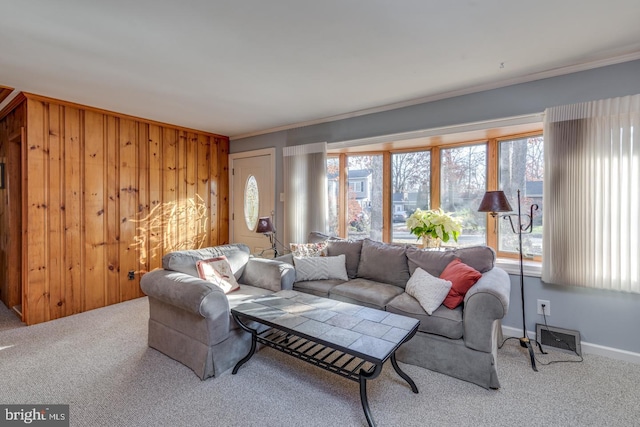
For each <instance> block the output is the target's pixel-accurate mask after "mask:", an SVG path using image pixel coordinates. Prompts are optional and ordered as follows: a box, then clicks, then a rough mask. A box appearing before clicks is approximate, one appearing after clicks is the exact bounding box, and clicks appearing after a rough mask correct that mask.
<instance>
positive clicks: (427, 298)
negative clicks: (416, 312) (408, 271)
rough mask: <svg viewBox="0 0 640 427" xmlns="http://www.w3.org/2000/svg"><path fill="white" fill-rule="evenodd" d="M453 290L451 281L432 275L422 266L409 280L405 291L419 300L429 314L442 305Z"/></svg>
mask: <svg viewBox="0 0 640 427" xmlns="http://www.w3.org/2000/svg"><path fill="white" fill-rule="evenodd" d="M449 290H451V282H450V281H448V280H444V279H440V278H439V277H435V276H432V275H431V274H429V273H427V272H426V271H424V270H423V269H421V268H420V267H418V268H416V270H415V271H414V272H413V275H412V276H411V278H410V279H409V281H408V282H407V286H406V288H405V292H406V293H408V294H409V295H411V296H412V297H414V298H415V299H417V300H418V302H419V303H420V305H421V306H422V308H424V311H426V312H427V314H428V315H429V316H431V314H433V312H434V311H435V310H436V309H437V308H438V307H440V305H441V304H442V302H443V301H444V299H445V298H446V297H447V294H449Z"/></svg>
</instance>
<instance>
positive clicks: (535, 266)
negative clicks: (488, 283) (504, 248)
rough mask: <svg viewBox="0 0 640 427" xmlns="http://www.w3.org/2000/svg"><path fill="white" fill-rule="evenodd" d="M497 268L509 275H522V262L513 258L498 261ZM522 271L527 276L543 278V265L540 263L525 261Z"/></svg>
mask: <svg viewBox="0 0 640 427" xmlns="http://www.w3.org/2000/svg"><path fill="white" fill-rule="evenodd" d="M496 267H500V268H502V269H503V270H504V271H506V272H507V273H509V274H515V275H518V276H519V275H520V261H519V260H517V259H511V258H498V259H496ZM522 270H523V273H524V275H525V276H529V277H542V263H541V262H538V261H531V260H524V262H523V263H522Z"/></svg>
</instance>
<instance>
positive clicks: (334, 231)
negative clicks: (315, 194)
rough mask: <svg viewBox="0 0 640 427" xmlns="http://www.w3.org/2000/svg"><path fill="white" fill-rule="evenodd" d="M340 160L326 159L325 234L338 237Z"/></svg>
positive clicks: (334, 158)
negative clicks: (326, 208) (326, 210)
mask: <svg viewBox="0 0 640 427" xmlns="http://www.w3.org/2000/svg"><path fill="white" fill-rule="evenodd" d="M339 182H340V158H339V157H327V193H328V195H329V197H328V199H327V202H328V205H329V209H328V211H329V212H328V215H327V232H328V233H329V234H330V235H332V236H338V235H340V226H339V219H338V218H339V217H340V216H339V208H340V203H338V201H339V199H340V186H339Z"/></svg>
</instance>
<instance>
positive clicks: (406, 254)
mask: <svg viewBox="0 0 640 427" xmlns="http://www.w3.org/2000/svg"><path fill="white" fill-rule="evenodd" d="M308 240H309V242H310V243H319V242H323V241H326V242H327V247H326V254H327V256H338V255H341V254H344V255H345V257H346V266H347V274H348V276H349V280H348V281H343V280H335V279H333V280H311V281H302V282H299V281H297V282H295V283H294V284H293V289H294V290H297V291H300V292H307V293H311V294H314V295H318V296H322V297H327V298H332V299H336V300H340V301H344V302H349V303H353V304H359V305H364V306H368V307H373V308H377V309H380V310H386V311H389V312H392V313H396V314H402V315H405V316H410V317H414V318H416V319H418V320H420V326H419V328H418V332H417V333H416V335H415V336H414V337H413V338H412V339H411V340H410V341H409V342H407V343H405V344H403V345H402V347H400V348H399V349H398V351H397V352H396V358H397V360H399V361H401V362H405V363H409V364H411V365H417V366H422V367H423V368H427V369H431V370H434V371H437V372H441V373H443V374H447V375H450V376H453V377H456V378H460V379H463V380H466V381H470V382H472V383H475V384H478V385H480V386H482V387H485V388H499V387H500V382H499V381H498V372H497V367H496V363H497V348H498V341H499V340H500V338H501V337H502V332H501V322H500V320H501V319H502V318H503V317H504V316H505V315H506V314H507V310H508V308H509V295H510V292H511V283H510V279H509V276H508V274H507V273H506V272H505V271H504V270H502V269H500V268H498V267H496V266H495V252H494V251H493V249H491V248H490V247H488V246H475V247H467V248H459V249H455V250H423V249H419V248H416V247H415V246H411V245H395V244H387V243H382V242H376V241H373V240H369V239H364V240H359V241H345V240H341V239H336V238H332V237H329V236H326V235H324V234H321V233H316V232H312V233H310V235H309V238H308ZM455 258H459V259H460V260H461V261H462V262H464V263H465V264H467V265H469V266H471V267H473V268H474V269H476V270H478V271H479V272H480V273H482V277H481V278H480V280H478V281H477V282H476V284H475V285H473V287H471V289H469V291H468V292H467V294H466V295H465V297H464V303H463V305H461V306H459V307H457V308H455V309H453V310H450V309H448V308H447V307H445V306H444V305H441V306H440V307H439V308H438V309H436V310H435V311H434V312H433V313H432V315H428V314H427V313H426V312H425V311H424V309H423V308H422V306H421V305H420V304H419V303H418V301H417V300H415V299H414V298H413V297H411V296H409V295H408V294H407V293H406V292H404V288H405V286H406V283H407V281H408V280H409V278H410V277H411V274H413V272H414V271H415V269H416V268H418V267H421V268H422V269H423V270H425V271H427V272H428V273H430V274H432V275H433V276H436V277H438V276H439V275H440V274H441V273H442V271H443V270H444V268H445V267H446V266H447V265H448V264H449V263H450V262H451V261H453V260H454V259H455ZM279 259H280V260H282V261H286V262H293V257H292V255H291V254H288V255H285V256H283V257H280V258H279Z"/></svg>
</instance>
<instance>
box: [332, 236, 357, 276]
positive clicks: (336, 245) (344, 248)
mask: <svg viewBox="0 0 640 427" xmlns="http://www.w3.org/2000/svg"><path fill="white" fill-rule="evenodd" d="M361 252H362V240H355V241H348V240H329V241H328V242H327V255H328V256H338V255H344V256H345V258H346V264H347V275H348V276H349V279H355V278H356V277H357V275H358V264H360V253H361Z"/></svg>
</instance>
